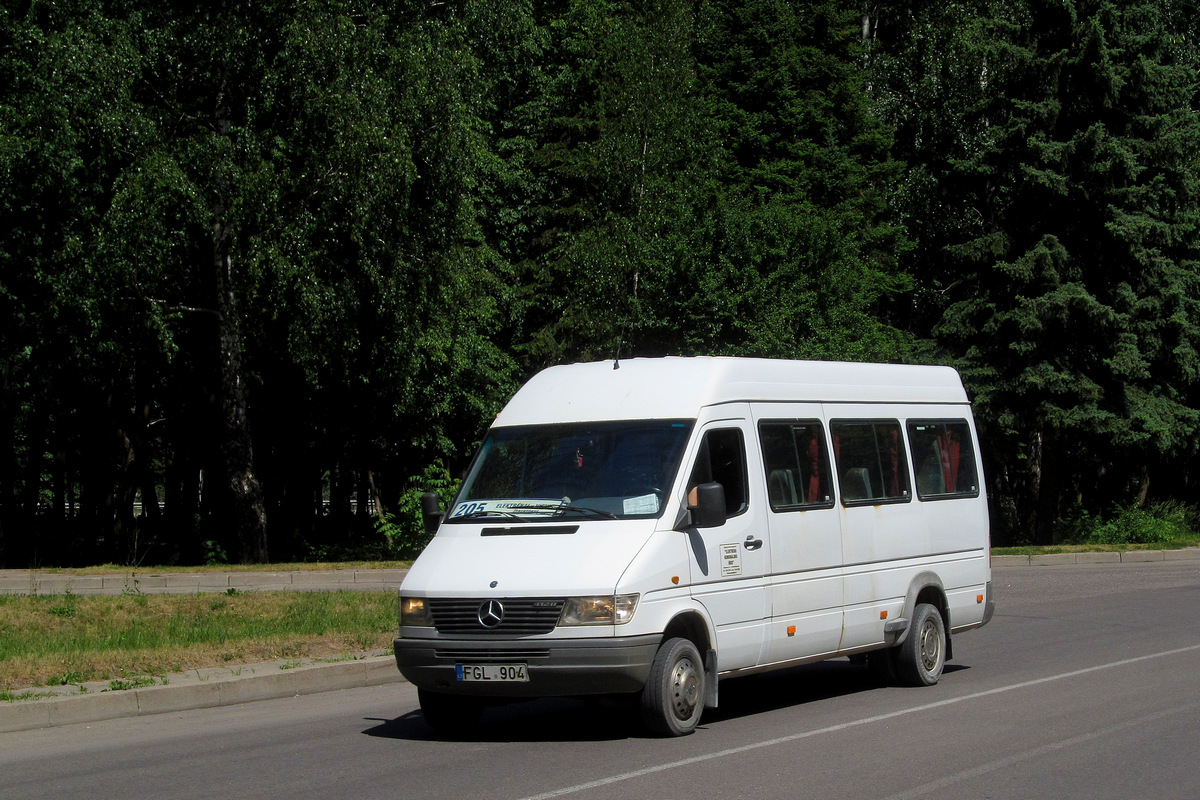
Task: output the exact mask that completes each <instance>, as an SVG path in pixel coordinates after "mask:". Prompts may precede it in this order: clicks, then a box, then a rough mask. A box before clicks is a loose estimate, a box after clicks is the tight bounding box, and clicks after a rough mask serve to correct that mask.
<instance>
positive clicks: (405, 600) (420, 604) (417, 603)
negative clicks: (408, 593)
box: [400, 596, 433, 628]
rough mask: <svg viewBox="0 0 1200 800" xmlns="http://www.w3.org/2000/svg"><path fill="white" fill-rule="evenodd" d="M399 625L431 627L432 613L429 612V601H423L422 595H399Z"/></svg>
mask: <svg viewBox="0 0 1200 800" xmlns="http://www.w3.org/2000/svg"><path fill="white" fill-rule="evenodd" d="M400 625H401V626H404V625H413V626H417V627H422V628H431V627H433V614H431V613H430V611H429V603H427V602H425V598H424V597H404V596H401V597H400Z"/></svg>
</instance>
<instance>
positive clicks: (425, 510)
mask: <svg viewBox="0 0 1200 800" xmlns="http://www.w3.org/2000/svg"><path fill="white" fill-rule="evenodd" d="M442 516H443V514H442V498H440V497H438V495H437V492H426V493H425V494H423V495H421V519H422V520H423V521H424V523H425V532H426V533H428V534H431V535H432V534H434V533H437V529H438V526H439V525H441V524H442Z"/></svg>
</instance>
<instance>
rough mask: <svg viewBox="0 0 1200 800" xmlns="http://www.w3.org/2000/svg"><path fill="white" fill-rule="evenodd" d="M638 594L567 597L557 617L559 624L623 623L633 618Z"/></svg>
mask: <svg viewBox="0 0 1200 800" xmlns="http://www.w3.org/2000/svg"><path fill="white" fill-rule="evenodd" d="M637 602H638V595H636V594H618V595H611V594H607V595H596V596H592V597H568V598H567V602H566V604H564V605H563V610H562V614H561V615H560V616H559V618H558V624H559V625H624V624H625V623H626V622H629V620H631V619H633V612H634V609H636V608H637Z"/></svg>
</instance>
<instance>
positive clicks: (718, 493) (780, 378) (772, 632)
mask: <svg viewBox="0 0 1200 800" xmlns="http://www.w3.org/2000/svg"><path fill="white" fill-rule="evenodd" d="M977 441H978V440H977V437H976V432H975V423H974V421H973V419H972V416H971V408H970V405H969V403H968V401H967V395H966V392H965V391H964V389H963V386H962V382H961V381H960V380H959V376H958V374H957V373H956V372H955V371H954V370H953V369H950V368H948V367H925V366H901V365H891V364H852V363H832V362H816V361H811V362H810V361H781V360H770V359H751V358H654V359H649V358H648V359H631V360H622V361H619V362H615V361H606V362H598V363H588V364H572V365H567V366H559V367H551V368H549V369H546V370H544V371H542V372H540V373H538V374H537V375H535V376H534V377H533V378H532V379H531V380H530V381H529V382H528V383H527V384H525V385H524V386H523V387H522V388H521V389H520V390H519V391H518V392H517V393H516V395H515V396H514V397H513V398H512V400H511V401H510V402H509V403H508V405H507V406H505V408H504V410H503V411H501V412H500V414H499V415H498V416H497V417H496V420H495V422H494V423H493V424H492V426H491V429H490V430H489V431H488V433H487V436H486V437H485V439H484V441H483V444H482V445H481V446H480V449H479V452H478V453H477V455H476V456H475V459H474V461H473V462H472V465H471V467H470V469H469V470H468V471H467V473H466V476H465V478H464V480H463V482H462V485H461V487H460V489H459V491H458V495H457V497H456V498H455V500H454V501H453V504H452V505H451V506H450V507H449V508H448V509H447V510H446V512H445V514H444V515H442V513H441V510H440V509H439V508H438V507H437V504H436V497H434V496H430V495H427V496H426V500H431V499H432V500H433V501H434V502H433V504H432V506H431V507H427V509H426V516H427V520H428V521H429V523H430V526H431V529H432V528H436V531H437V533H436V535H435V536H434V537H433V539H432V541H431V542H430V544H429V545H428V546H427V547H426V548H425V550H424V551H423V552H422V553H421V555H420V557H419V558H418V559H417V560H416V562H415V563H414V564H413V566H412V569H411V570H410V571H409V573H408V575H407V576H406V577H405V579H404V582H403V585H402V586H401V588H400V632H399V637H398V638H397V639H396V641H395V654H396V663H397V666H398V667H399V669H400V671H401V673H402V674H403V675H404V676H405V677H406V678H407V679H408V680H409V681H410V682H412V683H413V684H414V685H416V687H417V689H418V694H419V699H420V703H421V709H422V711H423V713H424V715H425V717H426V719H427V721H428V722H429V723H430V724H431V725H432V726H433V727H434V728H435V730H438V731H440V732H442V733H446V734H461V733H463V732H464V731H466V730H469V729H470V727H471V726H473V725H474V724H475V723H476V722H478V720H479V716H480V714H481V712H482V710H483V708H484V706H485V705H487V704H489V703H495V702H504V701H507V700H513V699H518V698H530V697H544V696H554V695H557V696H564V695H569V696H587V695H623V696H626V697H629V698H631V699H634V700H636V702H637V703H638V704H639V706H640V709H641V715H642V717H643V719H644V720H645V722H646V724H647V725H648V727H649V728H650V729H651V730H652V731H653V732H655V733H657V734H661V735H675V736H678V735H683V734H687V733H691V732H692V731H693V730H694V729H695V727H696V725H697V723H698V722H699V720H700V716H701V713H702V712H703V710H704V709H705V708H706V707H715V706H716V704H717V695H718V693H717V686H718V681H719V680H723V679H727V678H732V677H735V676H743V675H750V674H753V673H756V672H762V671H766V670H773V669H778V668H781V667H789V666H794V665H797V664H803V663H807V662H813V661H819V660H823V659H829V658H835V657H839V656H851V657H852V658H853V659H855V660H858V659H865V660H866V662H867V664H868V666H869V668H870V669H871V671H872V672H874V673H876V674H877V675H878V676H879V677H880V678H882V679H885V680H887V681H895V682H899V683H903V684H909V685H918V686H920V685H931V684H934V683H936V682H937V681H938V679H939V677H940V676H941V674H942V668H943V666H944V664H945V662H946V660H947V659H948V658H950V657H951V655H952V642H953V638H952V636H953V635H954V634H958V633H961V632H962V631H966V630H969V629H971V628H976V627H979V626H981V625H983V624H985V623H986V622H987V621H988V620H989V619H990V617H991V615H992V609H993V601H992V588H991V568H990V561H989V529H988V510H987V500H986V496H985V493H984V487H983V470H982V465H981V462H980V458H979V448H978V446H977Z"/></svg>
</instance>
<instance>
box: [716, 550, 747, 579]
mask: <svg viewBox="0 0 1200 800" xmlns="http://www.w3.org/2000/svg"><path fill="white" fill-rule="evenodd" d="M741 574H742V550H741V548H740V547H739V546H738V545H736V544H723V545H721V577H722V578H728V577H730V576H731V575H741Z"/></svg>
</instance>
